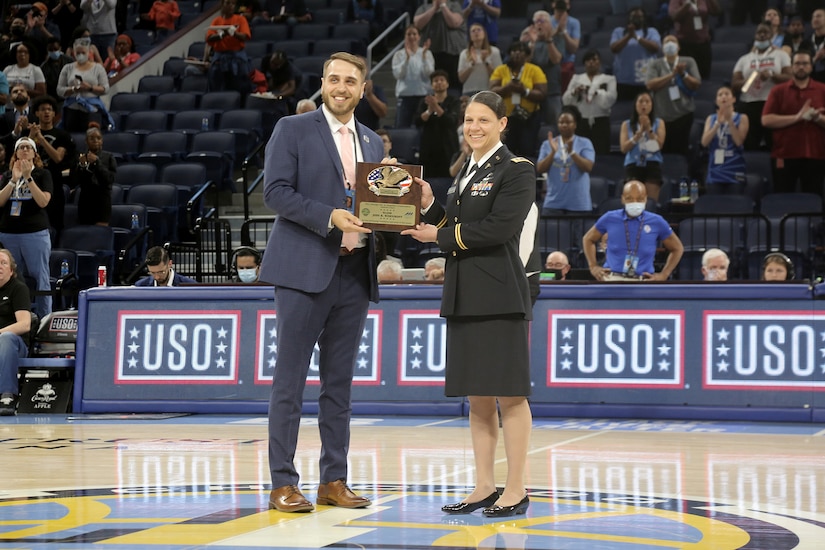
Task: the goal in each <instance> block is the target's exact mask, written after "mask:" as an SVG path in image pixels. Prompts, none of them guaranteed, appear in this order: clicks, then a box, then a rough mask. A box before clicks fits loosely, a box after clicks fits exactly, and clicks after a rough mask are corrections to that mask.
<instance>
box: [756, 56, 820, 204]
mask: <svg viewBox="0 0 825 550" xmlns="http://www.w3.org/2000/svg"><path fill="white" fill-rule="evenodd" d="M791 69H792V71H793V78H791V80H789V81H787V82H783V83H781V84H777V85H775V86H774V87H773V88H772V89H771V92H770V94H769V95H768V100H767V101H766V102H765V107H764V108H763V109H762V126H764V127H765V128H771V129H772V130H773V146H772V148H771V165H772V176H773V190H774V191H775V192H779V193H792V192H794V191H797V189H796V183H797V181H799V183H800V186H801V189H800V190H801V191H803V192H805V193H816V194H817V195H822V183H823V180H825V84H823V83H821V82H817V81H815V80H813V79H812V78H811V71H812V70H813V65H812V60H811V54H810V52H808V51H802V50H800V51H797V52H796V53H794V54H793V58H792V59H791Z"/></svg>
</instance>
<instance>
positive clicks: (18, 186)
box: [9, 178, 26, 216]
mask: <svg viewBox="0 0 825 550" xmlns="http://www.w3.org/2000/svg"><path fill="white" fill-rule="evenodd" d="M25 185H26V180H24V179H23V178H20V179H19V180H17V182H16V183H15V184H14V190H13V191H12V192H11V199H12V201H11V210H10V212H9V214H10V215H12V216H20V214H21V212H22V209H23V201H22V199H23V186H25Z"/></svg>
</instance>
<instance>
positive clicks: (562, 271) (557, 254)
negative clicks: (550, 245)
mask: <svg viewBox="0 0 825 550" xmlns="http://www.w3.org/2000/svg"><path fill="white" fill-rule="evenodd" d="M569 272H570V260H568V259H567V254H565V253H564V252H562V251H561V250H555V251H553V252H551V253H550V254H548V255H547V260H545V262H544V270H543V271H542V275H543V276H542V280H543V281H544V280H550V281H564V280H565V279H567V274H568V273H569ZM545 274H546V275H545Z"/></svg>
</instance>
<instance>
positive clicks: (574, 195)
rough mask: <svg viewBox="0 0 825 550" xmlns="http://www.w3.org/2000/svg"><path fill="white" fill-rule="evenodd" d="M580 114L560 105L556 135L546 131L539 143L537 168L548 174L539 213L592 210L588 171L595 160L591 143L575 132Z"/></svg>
mask: <svg viewBox="0 0 825 550" xmlns="http://www.w3.org/2000/svg"><path fill="white" fill-rule="evenodd" d="M580 119H581V114H580V113H579V110H578V109H577V108H576V107H574V106H573V105H566V106H564V107H563V108H562V110H561V114H560V115H559V120H558V129H559V135H558V137H553V132H548V133H547V141H545V142H544V143H542V144H541V150H540V151H539V161H538V164H537V165H536V170H537V171H538V172H539V173H544V172H546V173H547V194H546V195H545V197H544V205H543V207H542V211H541V214H542V216H557V215H559V214H567V213H570V212H591V211H592V210H593V202H592V199H591V198H590V171H591V170H592V169H593V161H594V160H595V159H596V151H595V150H594V149H593V143H592V142H591V141H590V140H589V139H587V138H585V137H581V136H577V135H576V127H577V126H578V123H579V120H580Z"/></svg>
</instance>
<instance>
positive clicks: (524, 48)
mask: <svg viewBox="0 0 825 550" xmlns="http://www.w3.org/2000/svg"><path fill="white" fill-rule="evenodd" d="M515 51H519V52H524V53H525V54H526V55H530V46H529V45H528V44H527V43H526V42H521V41H519V40H515V41H513V42H512V43H511V44H510V45H509V46H508V47H507V53H508V54H509V53H513V52H515Z"/></svg>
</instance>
